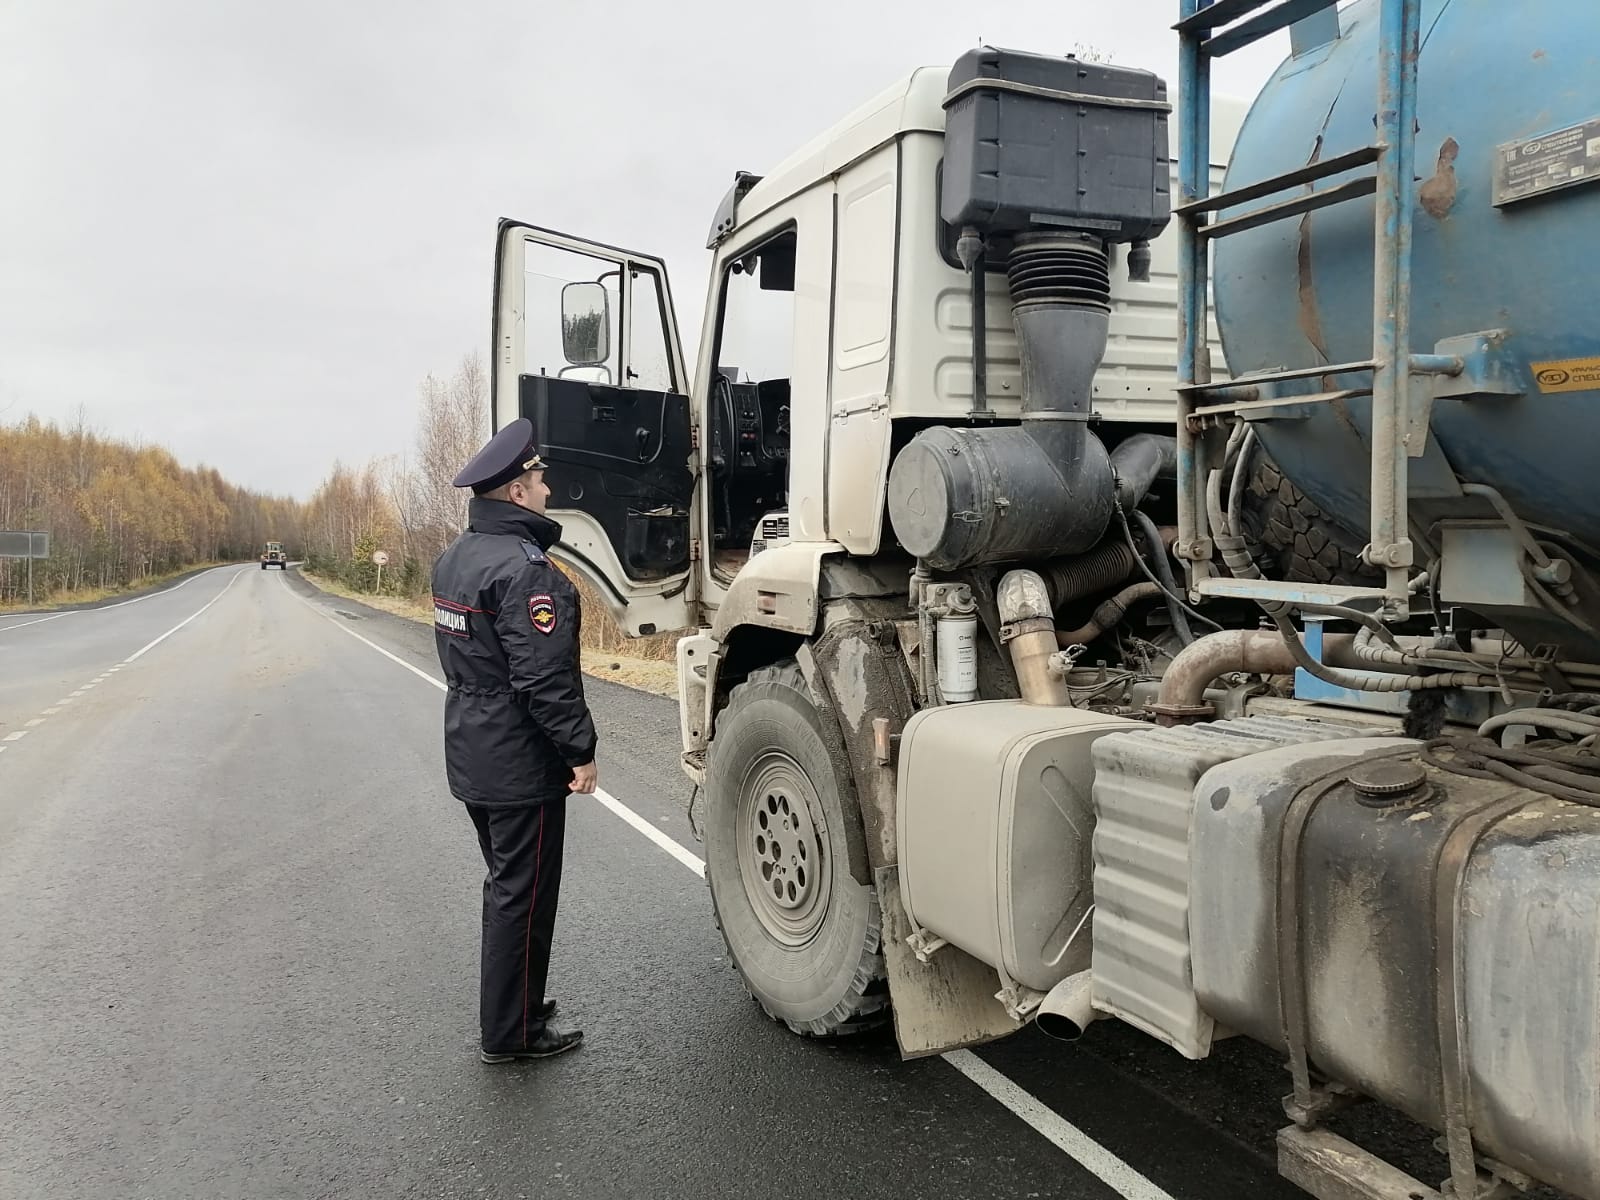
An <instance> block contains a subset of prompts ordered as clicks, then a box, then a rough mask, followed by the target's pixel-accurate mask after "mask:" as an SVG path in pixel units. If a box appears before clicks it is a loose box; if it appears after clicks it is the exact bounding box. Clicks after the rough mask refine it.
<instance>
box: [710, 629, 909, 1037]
mask: <svg viewBox="0 0 1600 1200" xmlns="http://www.w3.org/2000/svg"><path fill="white" fill-rule="evenodd" d="M822 719H823V718H822V715H821V714H820V713H818V711H817V709H816V706H815V705H814V704H813V703H812V702H811V698H810V694H809V692H808V690H807V688H806V683H805V679H804V677H803V676H802V675H801V674H800V668H799V666H798V665H796V664H795V662H794V661H793V660H789V661H787V662H783V663H780V664H778V665H777V666H774V667H767V668H764V669H762V670H759V671H755V672H752V673H751V675H750V677H749V678H748V679H747V680H746V681H745V682H744V683H741V684H740V685H739V686H738V687H736V688H734V689H733V692H732V693H731V694H730V695H729V697H728V704H727V707H726V708H724V709H723V711H722V712H721V714H720V715H719V716H718V717H717V723H716V730H715V737H713V739H712V741H711V748H710V758H709V761H708V769H707V772H706V818H705V822H706V823H705V842H706V886H707V887H708V888H709V889H710V891H711V908H712V914H713V916H714V917H715V919H716V922H717V928H718V929H719V930H720V931H721V933H722V940H723V943H724V944H725V945H726V946H727V948H728V957H729V958H730V959H731V960H732V962H733V965H734V966H735V967H736V968H737V969H738V971H739V974H740V976H741V978H742V979H743V981H744V985H745V990H746V991H747V992H749V993H750V995H751V997H752V998H753V999H754V1000H755V1001H756V1002H757V1003H758V1004H760V1005H761V1007H762V1009H763V1010H764V1011H765V1012H766V1014H767V1015H768V1016H769V1017H771V1018H772V1019H773V1020H775V1021H782V1022H783V1023H784V1024H785V1025H787V1026H788V1027H789V1028H790V1029H791V1030H793V1031H794V1032H795V1033H798V1034H802V1035H805V1036H809V1037H838V1036H842V1035H845V1034H851V1033H858V1032H860V1031H862V1030H865V1029H868V1028H871V1027H872V1026H874V1025H878V1024H881V1023H882V1021H883V1020H884V1019H885V1018H886V1017H887V1016H888V1007H889V993H888V982H887V980H886V978H885V976H884V968H883V954H882V948H881V942H880V933H881V928H882V918H881V915H880V912H879V909H878V897H877V894H876V892H875V891H874V890H873V889H872V888H871V887H870V886H867V885H864V884H861V883H858V882H856V880H855V879H854V878H853V877H852V876H851V873H850V865H849V864H850V849H849V843H848V840H847V838H846V834H845V829H844V822H845V819H846V818H845V810H844V805H843V804H842V803H841V801H840V797H841V795H842V794H843V791H844V789H845V788H848V787H851V786H853V784H852V783H851V781H850V780H849V779H848V778H841V777H840V775H839V772H838V770H837V769H836V767H835V765H834V761H833V758H832V757H831V756H830V755H829V753H828V749H827V743H826V742H825V741H824V740H823V731H822Z"/></svg>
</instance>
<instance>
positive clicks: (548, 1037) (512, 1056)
mask: <svg viewBox="0 0 1600 1200" xmlns="http://www.w3.org/2000/svg"><path fill="white" fill-rule="evenodd" d="M581 1045H583V1030H581V1029H573V1030H570V1031H569V1032H566V1033H563V1032H561V1031H560V1030H559V1029H551V1028H550V1027H549V1026H548V1025H546V1026H545V1027H544V1030H543V1032H541V1033H540V1034H539V1036H538V1037H536V1038H534V1039H533V1041H531V1042H529V1043H528V1044H527V1045H526V1046H519V1047H516V1048H514V1049H511V1050H489V1049H484V1050H480V1051H479V1052H478V1057H480V1058H481V1059H483V1061H484V1062H486V1063H490V1064H491V1065H499V1064H500V1063H509V1062H520V1061H521V1060H522V1059H525V1058H550V1057H551V1056H553V1055H556V1054H565V1053H566V1052H567V1051H568V1050H576V1049H577V1048H578V1047H579V1046H581Z"/></svg>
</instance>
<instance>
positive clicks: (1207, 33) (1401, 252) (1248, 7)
mask: <svg viewBox="0 0 1600 1200" xmlns="http://www.w3.org/2000/svg"><path fill="white" fill-rule="evenodd" d="M1273 3H1274V0H1215V2H1213V0H1179V14H1180V20H1179V22H1178V24H1177V26H1176V27H1175V28H1176V29H1177V31H1178V35H1179V38H1180V57H1179V103H1178V111H1179V121H1180V128H1179V151H1178V157H1179V176H1180V185H1179V186H1180V192H1181V196H1180V199H1181V203H1180V205H1179V206H1178V207H1177V208H1175V209H1174V216H1176V217H1177V218H1178V264H1179V265H1178V270H1179V285H1178V289H1179V314H1180V315H1179V321H1180V325H1179V331H1178V377H1179V387H1178V394H1179V397H1180V399H1179V419H1178V497H1179V499H1178V505H1179V509H1178V511H1179V518H1178V524H1179V539H1178V544H1177V553H1178V556H1179V557H1180V558H1183V559H1185V560H1186V561H1187V562H1188V563H1189V564H1190V573H1191V579H1192V581H1193V584H1194V587H1195V590H1196V591H1197V592H1198V594H1200V595H1202V596H1231V597H1236V598H1245V599H1255V600H1263V601H1268V602H1278V603H1290V604H1295V603H1302V602H1308V603H1318V604H1340V603H1344V602H1346V601H1350V600H1379V601H1381V602H1382V605H1383V609H1384V612H1385V614H1386V615H1388V616H1391V617H1396V618H1400V617H1404V616H1406V615H1407V614H1408V611H1409V597H1410V592H1409V576H1410V568H1411V567H1412V564H1413V561H1414V555H1413V550H1412V544H1411V541H1410V538H1409V537H1408V536H1407V529H1408V518H1407V504H1406V499H1407V486H1408V478H1407V477H1408V466H1409V459H1410V458H1412V457H1414V456H1417V455H1420V454H1421V453H1422V450H1423V447H1424V446H1425V445H1426V442H1427V437H1428V421H1427V411H1428V404H1429V402H1430V401H1431V398H1432V389H1433V378H1434V377H1437V376H1457V375H1460V374H1462V372H1463V371H1464V370H1466V369H1467V367H1468V363H1467V362H1466V361H1465V359H1464V358H1463V357H1462V356H1460V355H1448V354H1409V353H1407V348H1408V347H1409V346H1410V344H1411V319H1410V317H1411V230H1412V217H1413V212H1414V207H1415V205H1414V200H1413V188H1412V186H1411V180H1412V177H1413V174H1414V169H1413V164H1414V160H1415V146H1416V138H1415V135H1414V132H1413V130H1414V126H1415V121H1416V111H1417V56H1418V47H1419V28H1420V25H1421V0H1383V4H1382V13H1381V17H1380V23H1381V32H1380V37H1379V41H1378V45H1379V60H1378V99H1377V137H1376V140H1375V141H1374V142H1373V144H1372V145H1370V146H1368V147H1366V148H1365V149H1362V150H1357V151H1354V152H1352V153H1349V154H1343V155H1339V156H1336V157H1334V158H1330V159H1327V160H1324V161H1322V162H1317V163H1313V164H1312V165H1310V166H1307V167H1303V168H1301V169H1299V170H1296V171H1291V172H1289V173H1287V174H1284V175H1280V176H1278V177H1276V178H1274V179H1269V180H1264V181H1262V182H1260V183H1257V184H1252V185H1250V186H1248V187H1245V188H1239V189H1236V190H1234V191H1232V192H1223V193H1220V194H1218V195H1215V196H1211V195H1208V188H1207V179H1206V173H1205V169H1204V168H1203V167H1199V166H1198V164H1202V163H1206V162H1207V161H1208V159H1209V154H1210V147H1209V141H1210V118H1211V60H1212V59H1213V58H1220V57H1222V56H1223V55H1226V54H1230V53H1232V52H1233V51H1235V50H1239V49H1241V48H1243V47H1244V46H1247V45H1250V44H1252V43H1253V42H1256V41H1259V40H1260V39H1261V38H1264V37H1266V36H1268V35H1269V34H1272V33H1275V32H1277V31H1279V30H1281V29H1283V28H1285V27H1289V28H1290V30H1291V36H1292V37H1293V38H1294V41H1295V51H1296V53H1300V52H1302V51H1303V50H1305V49H1307V48H1309V47H1311V46H1315V45H1318V44H1320V43H1321V42H1323V41H1327V40H1331V39H1332V38H1334V37H1337V36H1338V34H1339V27H1338V16H1337V11H1336V0H1285V2H1284V3H1280V4H1277V6H1276V7H1269V6H1270V5H1272V4H1273ZM1262 9H1265V10H1266V11H1264V12H1258V13H1257V15H1255V16H1253V17H1251V16H1249V14H1251V13H1252V12H1257V10H1262ZM1241 17H1249V19H1248V20H1244V21H1240V23H1239V24H1237V25H1234V26H1233V27H1232V28H1229V29H1228V30H1226V31H1225V32H1222V33H1217V32H1215V30H1216V29H1217V28H1218V27H1219V26H1221V25H1225V24H1228V23H1230V22H1234V21H1238V20H1239V18H1241ZM1367 164H1372V165H1373V166H1374V171H1373V173H1372V174H1371V175H1364V176H1360V177H1358V178H1356V179H1353V180H1349V181H1347V182H1345V183H1342V184H1339V185H1337V186H1334V187H1328V188H1324V189H1322V190H1320V191H1310V192H1307V193H1306V194H1303V195H1298V196H1295V197H1293V198H1291V199H1286V200H1281V201H1279V202H1277V203H1274V204H1272V205H1269V206H1268V207H1266V208H1263V209H1258V210H1255V211H1252V212H1248V213H1246V214H1244V215H1243V216H1237V217H1232V218H1228V219H1223V220H1216V221H1212V220H1210V219H1209V218H1210V216H1211V214H1215V213H1218V212H1221V211H1223V210H1225V209H1228V208H1230V207H1233V206H1236V205H1239V204H1242V203H1245V202H1247V201H1250V200H1257V199H1262V198H1265V197H1269V196H1273V195H1276V194H1278V193H1282V192H1286V191H1288V190H1289V189H1290V188H1296V187H1300V186H1303V185H1305V186H1309V185H1311V184H1313V183H1315V182H1316V181H1317V180H1320V179H1327V178H1330V177H1332V176H1335V175H1339V174H1342V173H1344V172H1346V171H1349V170H1350V169H1352V168H1354V167H1359V166H1363V165H1367ZM1367 195H1374V196H1375V198H1376V216H1375V220H1374V231H1373V232H1374V243H1375V251H1376V254H1375V264H1374V265H1375V286H1374V296H1373V323H1372V346H1373V349H1372V354H1371V357H1370V358H1369V359H1368V360H1367V361H1364V362H1355V363H1340V364H1329V365H1326V366H1321V367H1316V368H1309V369H1301V370H1294V371H1278V372H1271V373H1265V374H1260V375H1254V376H1249V377H1246V378H1241V379H1235V380H1232V381H1230V382H1229V383H1227V384H1221V385H1213V384H1212V383H1211V378H1210V360H1209V355H1207V356H1205V357H1202V352H1203V351H1204V350H1205V349H1206V347H1205V341H1204V329H1205V323H1206V313H1207V307H1208V306H1207V285H1208V283H1209V279H1210V262H1209V258H1210V243H1211V241H1212V240H1214V239H1215V238H1218V237H1224V236H1226V235H1227V234H1229V233H1234V232H1240V231H1242V230H1245V229H1251V228H1255V227H1256V226H1258V225H1261V224H1265V223H1267V222H1269V221H1275V220H1281V219H1284V218H1287V217H1292V216H1298V215H1300V214H1302V213H1308V212H1311V211H1314V210H1315V209H1318V208H1325V207H1327V206H1329V205H1332V204H1338V203H1341V202H1343V201H1346V200H1353V199H1356V198H1358V197H1362V196H1367ZM1368 372H1370V373H1371V376H1372V383H1371V386H1370V388H1355V389H1349V388H1344V389H1338V388H1329V389H1328V390H1325V391H1323V392H1320V393H1318V394H1315V395H1310V396H1307V395H1298V394H1297V395H1293V396H1274V395H1272V394H1270V393H1271V390H1272V389H1271V385H1274V384H1279V383H1283V382H1289V381H1298V380H1305V379H1321V378H1329V377H1333V376H1338V375H1347V374H1364V373H1368ZM1368 392H1370V394H1371V396H1372V463H1371V485H1372V506H1371V523H1370V531H1369V541H1368V544H1367V546H1366V549H1365V550H1364V551H1363V557H1364V558H1365V559H1366V561H1367V562H1369V563H1370V564H1371V565H1373V566H1374V567H1379V568H1381V569H1382V570H1383V572H1384V577H1385V584H1384V586H1383V587H1382V588H1374V587H1360V586H1348V585H1347V586H1321V587H1307V586H1305V585H1301V584H1292V583H1285V582H1281V581H1277V580H1265V579H1263V580H1238V579H1228V578H1222V577H1219V576H1217V575H1215V574H1214V573H1213V568H1212V566H1211V563H1212V559H1213V553H1212V551H1213V549H1214V545H1213V535H1214V533H1215V532H1216V531H1214V530H1212V529H1211V528H1210V522H1209V520H1208V517H1207V513H1206V499H1205V480H1206V463H1207V461H1208V459H1209V458H1210V457H1212V456H1214V455H1215V453H1216V447H1215V446H1214V445H1212V444H1208V442H1207V439H1206V436H1205V431H1206V430H1207V428H1208V427H1209V428H1214V427H1216V426H1217V425H1218V424H1220V423H1222V422H1223V421H1225V420H1226V419H1227V418H1228V417H1240V418H1242V416H1243V414H1244V413H1246V412H1248V411H1250V410H1251V409H1253V408H1263V407H1269V406H1275V405H1281V404H1287V403H1294V404H1305V403H1309V402H1317V401H1332V400H1344V399H1349V398H1351V397H1353V396H1358V395H1363V394H1367V393H1368Z"/></svg>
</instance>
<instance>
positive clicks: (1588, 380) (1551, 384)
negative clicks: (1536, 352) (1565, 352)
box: [1528, 358, 1600, 395]
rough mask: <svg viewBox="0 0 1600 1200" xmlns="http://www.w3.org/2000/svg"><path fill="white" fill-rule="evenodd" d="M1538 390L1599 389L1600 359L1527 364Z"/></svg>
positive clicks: (1578, 390)
mask: <svg viewBox="0 0 1600 1200" xmlns="http://www.w3.org/2000/svg"><path fill="white" fill-rule="evenodd" d="M1528 366H1529V368H1530V369H1531V370H1532V371H1533V381H1534V382H1535V383H1537V384H1538V385H1539V390H1540V391H1541V392H1544V393H1545V394H1546V395H1548V394H1549V393H1551V392H1588V391H1593V390H1594V389H1595V388H1600V358H1562V359H1557V360H1555V361H1553V362H1536V363H1529V364H1528Z"/></svg>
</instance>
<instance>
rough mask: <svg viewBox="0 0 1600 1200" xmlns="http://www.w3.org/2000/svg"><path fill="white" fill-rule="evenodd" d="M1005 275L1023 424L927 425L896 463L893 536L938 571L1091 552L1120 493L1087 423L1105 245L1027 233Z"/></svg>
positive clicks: (1104, 320) (1100, 329)
mask: <svg viewBox="0 0 1600 1200" xmlns="http://www.w3.org/2000/svg"><path fill="white" fill-rule="evenodd" d="M1006 275H1007V278H1008V280H1009V282H1010V285H1011V300H1012V309H1011V318H1012V322H1013V324H1014V325H1015V326H1016V330H1017V343H1018V352H1019V355H1020V357H1021V360H1022V413H1021V416H1022V420H1021V424H1019V425H1016V426H1008V427H1005V428H998V429H955V428H951V427H949V426H938V427H936V428H933V429H928V430H925V431H923V432H922V433H920V434H918V435H917V436H916V437H915V438H913V439H912V440H911V442H910V444H908V445H907V446H906V448H905V449H904V450H902V451H901V452H900V454H899V456H898V457H897V458H896V459H895V461H894V466H893V468H892V469H891V470H890V472H889V519H890V521H891V522H892V523H893V525H894V531H895V535H896V536H897V537H898V538H899V539H900V544H901V545H902V546H904V547H905V549H906V550H908V551H909V552H910V553H912V554H914V555H916V557H918V558H919V559H922V560H923V561H925V562H927V563H928V564H929V565H931V566H933V567H936V568H938V569H940V570H955V569H957V568H960V567H967V566H972V565H975V564H978V563H1000V562H1017V561H1020V560H1024V559H1040V558H1051V557H1056V556H1059V555H1066V554H1078V553H1081V552H1082V551H1084V550H1087V549H1089V547H1091V546H1093V545H1094V544H1095V543H1096V542H1098V541H1099V540H1100V537H1101V535H1102V534H1103V533H1104V532H1105V529H1106V526H1107V524H1108V523H1109V522H1110V519H1111V513H1112V510H1113V505H1114V503H1115V500H1114V494H1115V479H1114V476H1113V474H1112V468H1111V461H1110V457H1109V456H1108V455H1107V454H1106V449H1105V447H1104V446H1103V445H1102V444H1101V443H1100V439H1099V438H1097V437H1096V436H1095V435H1094V434H1093V433H1092V432H1090V430H1089V421H1090V419H1091V418H1092V416H1093V413H1092V411H1091V397H1092V391H1093V387H1094V374H1095V371H1096V370H1097V369H1098V368H1099V366H1100V359H1101V358H1102V357H1103V356H1104V354H1105V348H1106V332H1107V327H1108V325H1109V322H1110V314H1111V274H1110V265H1109V263H1108V261H1107V258H1106V251H1105V246H1104V244H1103V243H1101V242H1100V241H1099V240H1098V239H1096V238H1093V237H1088V236H1085V235H1079V234H1068V233H1026V234H1020V235H1018V237H1017V239H1016V243H1015V246H1014V248H1013V249H1012V251H1011V255H1010V257H1009V258H1008V259H1007V262H1006ZM979 319H981V314H980V316H979ZM1147 486H1148V485H1147Z"/></svg>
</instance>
